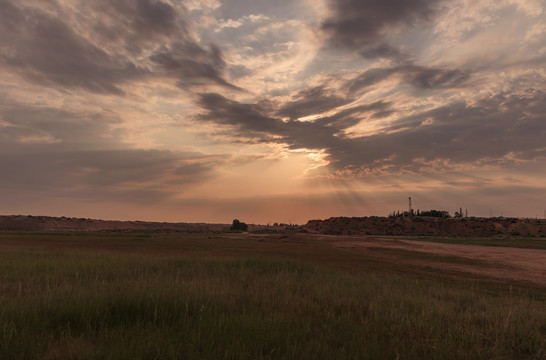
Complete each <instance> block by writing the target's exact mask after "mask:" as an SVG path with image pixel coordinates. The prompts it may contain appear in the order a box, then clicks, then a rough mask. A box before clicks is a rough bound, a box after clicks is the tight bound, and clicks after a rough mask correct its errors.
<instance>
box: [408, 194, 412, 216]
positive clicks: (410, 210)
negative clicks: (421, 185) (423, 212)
mask: <svg viewBox="0 0 546 360" xmlns="http://www.w3.org/2000/svg"><path fill="white" fill-rule="evenodd" d="M408 199H409V212H410V213H411V212H412V209H411V197H409V198H408Z"/></svg>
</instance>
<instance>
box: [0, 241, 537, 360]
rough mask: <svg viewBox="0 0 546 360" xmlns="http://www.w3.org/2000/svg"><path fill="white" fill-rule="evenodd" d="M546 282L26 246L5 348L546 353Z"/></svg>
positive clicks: (15, 278) (470, 355) (105, 352)
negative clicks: (513, 284)
mask: <svg viewBox="0 0 546 360" xmlns="http://www.w3.org/2000/svg"><path fill="white" fill-rule="evenodd" d="M256 246H258V245H256ZM365 260H366V259H365V258H362V261H365ZM543 295H544V293H543V292H541V291H539V292H537V291H527V290H525V289H524V288H517V289H516V288H510V287H506V288H505V287H503V286H499V284H488V283H487V282H477V281H471V280H464V279H459V280H456V279H453V278H451V277H446V279H442V278H441V277H424V278H420V277H419V276H418V275H414V274H404V273H400V272H396V273H395V272H391V271H385V272H382V273H381V272H377V271H374V272H373V273H369V272H366V271H358V272H347V271H339V270H332V269H330V268H325V267H322V266H318V265H313V264H310V263H306V264H303V263H300V262H295V261H286V260H282V259H278V258H277V259H267V258H264V257H263V256H262V254H260V257H252V256H244V257H240V256H229V257H228V256H224V255H218V254H216V253H215V252H214V251H212V249H211V251H210V253H209V254H206V253H199V254H194V253H189V254H176V255H168V254H164V253H161V254H142V253H124V252H108V251H89V250H88V251H85V252H83V251H75V250H66V249H62V248H60V249H58V250H55V249H49V250H47V251H45V250H37V249H30V250H29V249H19V248H17V247H15V248H11V249H10V250H9V251H4V252H3V253H2V254H0V359H37V358H42V359H59V358H66V359H158V358H160V359H397V358H400V359H417V358H418V359H485V358H488V359H544V358H546V350H545V349H546V312H545V310H544V309H545V307H544V305H545V298H544V296H543Z"/></svg>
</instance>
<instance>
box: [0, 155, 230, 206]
mask: <svg viewBox="0 0 546 360" xmlns="http://www.w3.org/2000/svg"><path fill="white" fill-rule="evenodd" d="M225 160H226V159H222V158H218V157H206V156H203V155H202V154H191V153H179V152H171V151H159V150H133V149H120V150H89V151H85V150H78V151H69V150H68V149H66V148H63V147H59V146H47V145H30V146H29V145H26V146H19V147H18V151H17V152H14V151H13V150H12V151H11V153H9V154H6V153H3V154H1V155H0V168H2V169H10V171H6V172H5V176H2V178H1V179H0V187H1V188H2V189H3V191H33V192H48V193H55V194H56V196H61V197H82V198H94V199H96V200H106V199H109V200H124V201H129V202H135V203H142V202H149V201H152V200H153V201H154V202H159V201H162V200H165V199H166V198H169V197H172V196H174V195H176V194H180V193H181V192H184V191H185V190H186V189H188V188H187V187H188V186H189V185H191V184H196V183H203V182H204V181H207V180H209V179H211V178H213V177H214V176H215V169H216V167H217V166H218V165H219V164H221V163H224V162H225ZM147 195H150V196H147Z"/></svg>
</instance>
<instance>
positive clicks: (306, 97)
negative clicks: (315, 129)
mask: <svg viewBox="0 0 546 360" xmlns="http://www.w3.org/2000/svg"><path fill="white" fill-rule="evenodd" d="M352 101H353V99H351V98H347V97H345V96H340V95H338V94H336V93H335V92H334V91H332V90H328V89H326V87H325V86H324V85H320V86H316V87H313V88H309V89H304V90H300V91H298V92H297V93H296V94H295V95H294V96H293V97H292V100H291V101H289V102H287V103H285V104H283V106H282V108H281V109H280V110H279V111H278V112H277V114H278V115H279V116H281V117H288V118H290V119H291V120H295V119H298V118H300V117H303V116H308V115H314V114H320V113H322V112H324V111H328V110H331V109H335V108H337V107H339V106H342V105H346V104H348V103H350V102H352Z"/></svg>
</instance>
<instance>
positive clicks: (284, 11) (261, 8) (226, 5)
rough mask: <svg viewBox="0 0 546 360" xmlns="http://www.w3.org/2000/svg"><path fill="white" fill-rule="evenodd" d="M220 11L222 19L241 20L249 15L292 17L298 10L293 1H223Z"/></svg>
mask: <svg viewBox="0 0 546 360" xmlns="http://www.w3.org/2000/svg"><path fill="white" fill-rule="evenodd" d="M221 3H222V6H221V7H220V8H219V9H218V12H219V14H220V17H222V18H224V19H233V20H236V19H239V18H241V17H243V16H247V15H257V14H265V15H267V16H279V17H284V18H286V17H291V16H293V15H295V13H294V12H295V11H296V8H295V7H294V3H295V2H294V1H292V0H277V1H275V2H271V1H269V0H254V1H245V0H222V1H221Z"/></svg>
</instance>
